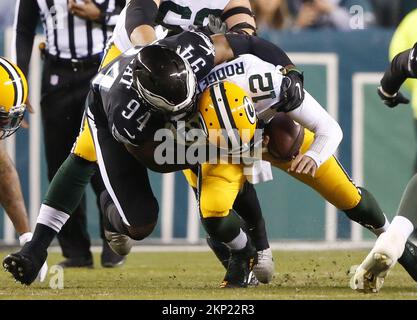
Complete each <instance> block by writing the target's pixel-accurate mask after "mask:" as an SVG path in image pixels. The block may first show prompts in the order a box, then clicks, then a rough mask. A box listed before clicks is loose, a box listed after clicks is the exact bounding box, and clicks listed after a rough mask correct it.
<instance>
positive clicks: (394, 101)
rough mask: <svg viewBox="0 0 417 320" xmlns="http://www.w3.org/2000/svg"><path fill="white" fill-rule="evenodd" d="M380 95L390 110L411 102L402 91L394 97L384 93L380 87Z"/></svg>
mask: <svg viewBox="0 0 417 320" xmlns="http://www.w3.org/2000/svg"><path fill="white" fill-rule="evenodd" d="M378 95H379V97H380V98H381V99H382V101H383V102H384V103H385V105H387V106H388V107H389V108H395V107H396V106H398V105H399V104H400V103H404V104H408V103H410V100H409V99H408V98H407V97H405V96H404V95H403V94H402V93H401V92H400V91H398V92H397V93H396V94H394V95H392V96H389V95H387V93H386V92H384V91H383V89H382V87H378Z"/></svg>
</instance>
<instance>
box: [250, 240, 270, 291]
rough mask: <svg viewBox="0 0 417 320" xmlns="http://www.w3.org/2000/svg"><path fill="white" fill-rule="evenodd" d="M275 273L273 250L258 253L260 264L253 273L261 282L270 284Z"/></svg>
mask: <svg viewBox="0 0 417 320" xmlns="http://www.w3.org/2000/svg"><path fill="white" fill-rule="evenodd" d="M274 272H275V264H274V258H273V256H272V250H271V248H268V249H265V250H261V251H258V263H257V264H256V265H255V267H254V268H253V273H254V274H255V276H256V278H257V279H258V280H259V282H262V283H265V284H266V283H270V282H271V280H272V277H273V275H274Z"/></svg>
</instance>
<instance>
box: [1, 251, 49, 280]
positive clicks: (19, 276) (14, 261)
mask: <svg viewBox="0 0 417 320" xmlns="http://www.w3.org/2000/svg"><path fill="white" fill-rule="evenodd" d="M46 256H47V253H45V255H44V257H42V258H41V259H40V260H39V261H35V259H32V258H31V257H29V256H26V255H23V254H21V253H19V252H17V253H12V254H9V255H8V256H7V257H6V258H4V260H3V267H4V269H5V270H6V271H7V272H10V273H11V274H12V275H13V277H14V278H15V280H16V282H20V283H22V284H25V285H30V284H31V283H32V282H33V281H35V280H36V279H37V278H38V275H39V276H40V277H41V279H42V277H43V279H45V277H46V272H47V270H48V267H46V264H45V261H46ZM42 261H43V262H42ZM45 268H46V269H45Z"/></svg>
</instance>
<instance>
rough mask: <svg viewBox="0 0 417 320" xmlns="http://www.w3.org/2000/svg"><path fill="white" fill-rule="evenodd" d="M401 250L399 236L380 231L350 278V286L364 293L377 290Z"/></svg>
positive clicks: (402, 249) (401, 243) (401, 244)
mask: <svg viewBox="0 0 417 320" xmlns="http://www.w3.org/2000/svg"><path fill="white" fill-rule="evenodd" d="M403 251H404V244H403V241H401V239H400V238H398V237H397V236H396V235H395V234H388V233H386V232H384V233H382V234H381V235H380V236H379V238H378V239H377V241H376V243H375V246H374V247H373V249H372V250H371V252H370V253H369V254H368V255H367V257H366V258H365V260H364V261H363V262H362V263H361V264H360V266H359V267H358V268H357V269H356V271H355V274H354V275H353V276H352V278H351V279H350V287H351V288H352V289H353V290H357V291H360V292H365V293H377V292H379V290H381V288H382V286H383V284H384V280H385V277H386V276H387V275H388V273H389V271H390V270H391V269H392V268H393V267H394V265H395V264H396V263H397V260H398V258H399V257H400V256H401V254H402V252H403Z"/></svg>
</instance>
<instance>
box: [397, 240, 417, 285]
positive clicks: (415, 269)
mask: <svg viewBox="0 0 417 320" xmlns="http://www.w3.org/2000/svg"><path fill="white" fill-rule="evenodd" d="M398 262H399V263H400V264H401V265H402V266H403V268H404V269H405V270H406V271H407V272H408V274H409V275H410V276H411V278H413V279H414V281H416V282H417V246H415V245H414V244H413V243H412V242H410V241H407V242H406V243H405V249H404V252H403V255H402V256H401V258H399V259H398Z"/></svg>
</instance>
